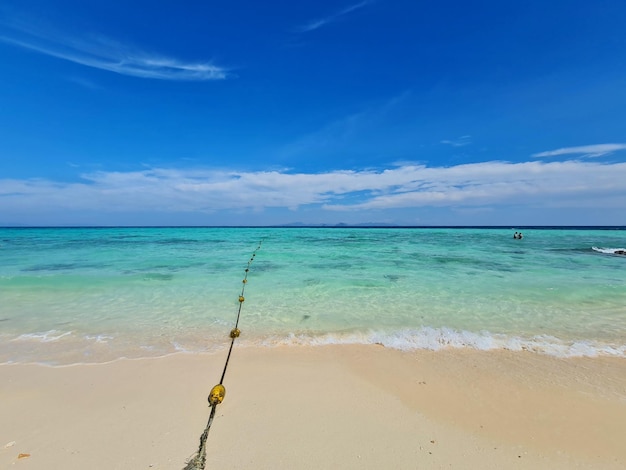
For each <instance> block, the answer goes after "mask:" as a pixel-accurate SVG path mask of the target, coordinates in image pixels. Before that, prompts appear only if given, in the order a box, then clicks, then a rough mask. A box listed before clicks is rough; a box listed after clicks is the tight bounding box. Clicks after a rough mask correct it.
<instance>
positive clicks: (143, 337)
mask: <svg viewBox="0 0 626 470" xmlns="http://www.w3.org/2000/svg"><path fill="white" fill-rule="evenodd" d="M515 231H522V232H523V234H524V238H523V239H521V240H517V239H513V233H514V232H515ZM620 249H621V250H624V249H626V228H624V227H621V228H620V227H615V228H603V229H600V228H538V227H525V228H520V227H514V228H511V227H506V228H320V227H316V228H214V227H211V228H0V363H30V362H35V363H45V364H51V365H62V364H75V363H98V362H106V361H111V360H115V359H117V358H122V357H126V358H140V357H154V356H161V355H166V354H171V353H175V352H207V351H209V352H210V351H219V350H223V349H226V348H227V347H228V346H229V344H230V338H229V336H228V335H229V332H230V330H231V328H232V327H233V326H234V324H235V321H236V318H237V313H238V312H239V308H240V307H241V311H240V315H241V316H240V320H239V328H240V329H241V330H242V335H241V337H240V338H239V339H238V340H237V343H236V344H237V346H236V347H249V346H263V347H274V346H277V345H283V346H284V345H286V346H292V347H298V346H299V345H323V344H331V343H332V344H341V343H345V344H352V343H359V344H374V343H376V344H382V345H384V346H386V347H390V348H398V349H402V350H414V349H431V350H439V349H442V348H475V349H481V350H493V349H508V350H515V351H517V350H520V351H521V350H530V351H534V352H537V353H539V354H549V355H554V356H559V357H570V356H598V355H604V356H613V357H620V358H626V256H624V255H619V254H615V251H616V250H620ZM246 269H249V271H248V272H247V273H246V271H245V270H246ZM246 276H247V283H245V284H244V283H243V280H244V279H245V278H246ZM242 290H243V293H244V298H245V300H244V302H243V303H241V304H240V302H239V295H240V294H241V293H242Z"/></svg>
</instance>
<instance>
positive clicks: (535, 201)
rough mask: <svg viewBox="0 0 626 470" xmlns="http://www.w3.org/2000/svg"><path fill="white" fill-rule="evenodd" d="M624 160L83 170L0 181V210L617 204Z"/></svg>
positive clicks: (623, 194)
mask: <svg viewBox="0 0 626 470" xmlns="http://www.w3.org/2000/svg"><path fill="white" fill-rule="evenodd" d="M625 201H626V163H615V164H600V163H591V162H580V161H569V162H552V163H544V162H538V161H533V162H523V163H508V162H499V161H494V162H485V163H476V164H467V165H457V166H452V167H428V166H423V165H404V166H398V167H393V168H388V169H386V170H382V171H366V170H363V171H347V170H344V171H332V172H325V173H289V172H286V171H260V172H236V171H213V170H190V169H171V168H170V169H160V168H153V169H147V170H144V171H135V172H126V173H123V172H97V173H91V174H84V175H83V176H82V181H80V182H75V183H61V182H57V181H51V180H45V179H29V180H15V179H12V180H8V179H5V180H0V213H4V214H5V216H6V214H8V215H11V214H20V215H23V214H28V213H40V212H41V210H42V209H41V208H42V207H45V210H46V211H47V213H55V212H57V213H63V214H64V213H67V212H68V211H90V212H93V213H96V214H97V213H112V212H113V213H114V212H117V213H122V212H134V213H152V214H159V213H176V212H179V213H202V214H207V213H219V212H228V213H232V212H233V211H238V212H242V213H243V212H246V211H250V212H259V211H264V210H268V209H276V208H279V209H289V210H297V209H300V208H306V207H310V208H317V209H320V210H322V211H351V212H355V213H357V212H362V213H363V214H366V213H367V212H368V211H372V210H374V211H380V210H388V209H402V208H419V207H439V208H440V207H448V208H457V209H458V208H465V209H472V208H485V207H492V208H497V207H500V208H501V207H505V206H506V205H510V204H514V205H527V206H529V207H532V206H534V207H546V206H547V205H550V206H551V207H556V208H571V207H576V208H580V207H594V204H595V207H603V208H614V209H615V210H618V211H621V210H623V208H624V204H625Z"/></svg>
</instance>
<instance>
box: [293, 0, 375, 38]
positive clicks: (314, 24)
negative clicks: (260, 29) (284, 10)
mask: <svg viewBox="0 0 626 470" xmlns="http://www.w3.org/2000/svg"><path fill="white" fill-rule="evenodd" d="M370 3H372V0H365V1H362V2H359V3H355V4H354V5H350V6H348V7H346V8H344V9H342V10H340V11H338V12H336V13H334V14H332V15H329V16H327V17H325V18H320V19H317V20H313V21H310V22H309V23H307V24H305V25H303V26H299V27H297V28H296V32H299V33H308V32H309V31H314V30H316V29H319V28H321V27H322V26H325V25H327V24H328V23H332V22H334V21H336V20H337V19H339V18H340V17H342V16H344V15H347V14H348V13H351V12H353V11H355V10H358V9H360V8H363V7H364V6H366V5H368V4H370Z"/></svg>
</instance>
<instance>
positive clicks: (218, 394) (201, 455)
mask: <svg viewBox="0 0 626 470" xmlns="http://www.w3.org/2000/svg"><path fill="white" fill-rule="evenodd" d="M262 243H263V242H262V241H260V242H259V246H257V248H256V249H255V250H254V251H253V252H252V256H251V257H250V260H249V261H248V265H247V266H246V269H245V275H244V277H243V282H242V287H241V294H240V295H239V309H238V310H237V320H236V321H235V327H234V328H233V329H232V330H230V338H231V340H230V347H229V348H228V355H227V356H226V362H225V363H224V370H223V371H222V377H221V378H220V382H219V383H218V384H217V385H215V386H214V387H213V388H212V389H211V392H210V393H209V404H210V405H211V414H210V415H209V421H208V422H207V425H206V428H204V432H203V433H202V434H201V435H200V446H199V447H198V451H197V452H196V453H195V455H194V456H193V457H192V458H191V459H190V460H189V461H188V462H187V465H185V468H183V470H204V468H205V465H206V441H207V438H208V436H209V430H210V429H211V424H213V418H214V417H215V410H216V408H217V405H219V404H220V403H222V401H223V400H224V397H225V396H226V388H224V385H223V383H224V376H225V375H226V369H228V362H229V361H230V354H231V353H232V351H233V346H234V344H235V340H236V339H237V338H239V335H240V334H241V331H240V330H239V318H240V317H241V307H242V305H243V303H244V301H245V297H244V292H245V289H246V284H247V283H248V273H249V272H250V265H251V264H252V261H254V258H255V256H256V252H257V251H259V250H260V249H261V244H262Z"/></svg>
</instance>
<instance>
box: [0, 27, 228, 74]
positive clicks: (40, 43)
mask: <svg viewBox="0 0 626 470" xmlns="http://www.w3.org/2000/svg"><path fill="white" fill-rule="evenodd" d="M20 33H21V35H22V36H24V38H22V39H18V38H14V37H7V36H0V41H2V42H5V43H7V44H12V45H14V46H18V47H22V48H24V49H29V50H32V51H35V52H38V53H41V54H45V55H48V56H52V57H56V58H58V59H63V60H67V61H69V62H74V63H77V64H80V65H84V66H86V67H92V68H96V69H100V70H107V71H109V72H115V73H118V74H121V75H129V76H132V77H140V78H153V79H160V80H179V81H181V80H185V81H206V80H222V79H225V78H227V76H228V70H227V69H225V68H223V67H218V66H216V65H213V64H211V63H209V62H183V61H180V60H178V59H174V58H170V57H164V56H160V55H155V54H148V53H145V52H142V51H139V50H135V49H132V48H129V47H128V46H124V45H122V44H119V43H116V42H114V41H111V40H110V39H108V38H105V37H95V38H91V39H90V40H76V39H72V38H69V37H65V38H63V39H62V40H58V39H51V38H52V37H55V38H56V37H62V36H61V35H52V34H50V33H40V32H34V31H29V30H26V29H23V30H21V31H20Z"/></svg>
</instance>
